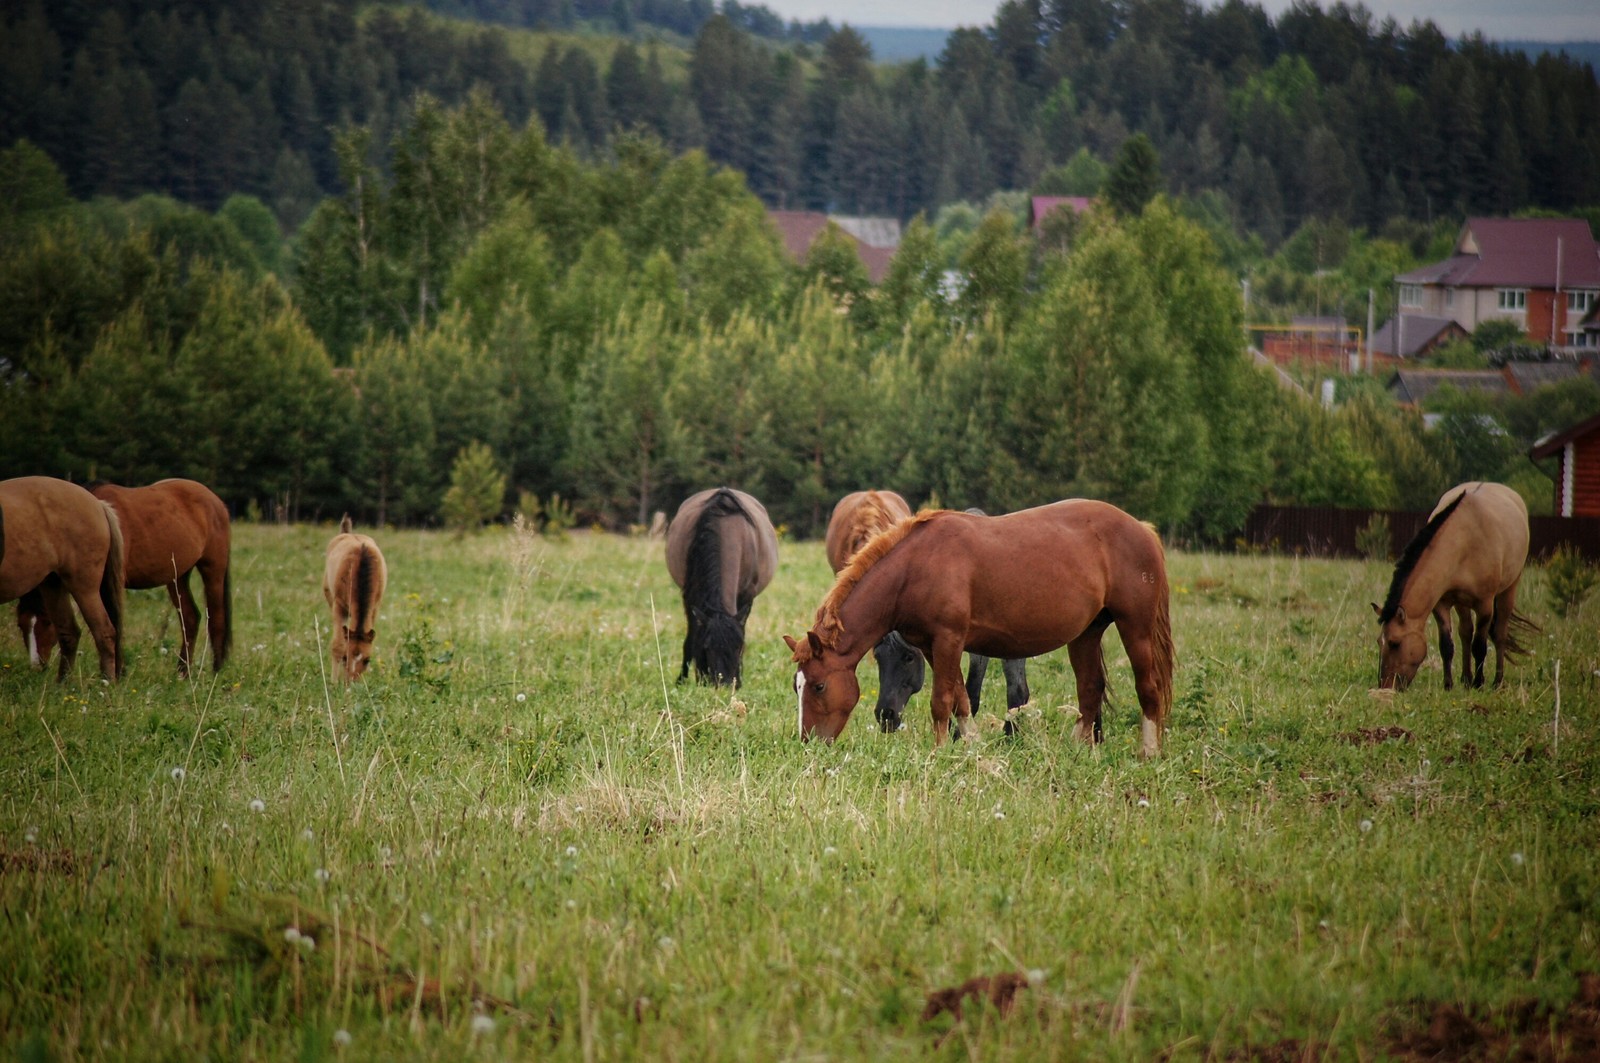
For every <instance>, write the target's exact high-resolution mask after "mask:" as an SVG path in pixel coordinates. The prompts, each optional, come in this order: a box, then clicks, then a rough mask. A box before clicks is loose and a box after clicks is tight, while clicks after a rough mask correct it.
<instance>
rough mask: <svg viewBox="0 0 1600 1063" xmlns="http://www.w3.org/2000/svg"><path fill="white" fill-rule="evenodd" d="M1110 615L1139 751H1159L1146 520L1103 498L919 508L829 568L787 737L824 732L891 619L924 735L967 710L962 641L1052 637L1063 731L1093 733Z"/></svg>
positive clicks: (856, 690) (793, 644) (1161, 721)
mask: <svg viewBox="0 0 1600 1063" xmlns="http://www.w3.org/2000/svg"><path fill="white" fill-rule="evenodd" d="M1112 624H1115V625H1116V627H1117V633H1118V634H1119V635H1120V636H1121V638H1122V645H1123V648H1124V649H1125V650H1126V651H1127V654H1128V660H1129V662H1130V663H1131V664H1132V665H1133V673H1134V679H1135V687H1136V689H1137V691H1138V696H1139V705H1140V708H1141V709H1142V710H1143V714H1144V718H1143V722H1142V726H1141V732H1142V744H1141V749H1140V752H1141V755H1142V756H1145V757H1149V756H1154V755H1155V754H1156V753H1158V752H1159V751H1160V747H1161V739H1162V735H1163V731H1164V729H1165V726H1166V718H1167V712H1168V710H1169V708H1170V707H1171V704H1172V670H1173V664H1174V657H1175V654H1174V651H1173V644H1172V623H1171V619H1170V616H1169V603H1168V591H1167V571H1166V557H1165V554H1164V552H1163V550H1162V547H1161V540H1160V538H1159V537H1158V536H1157V535H1156V532H1155V529H1154V528H1152V527H1151V526H1150V525H1148V524H1145V523H1143V522H1141V521H1138V520H1136V519H1134V518H1133V517H1131V516H1129V515H1128V514H1126V513H1124V512H1123V511H1122V510H1120V509H1118V508H1117V507H1115V506H1112V505H1109V504H1107V503H1105V502H1097V501H1093V500H1089V499H1069V500H1067V501H1064V502H1055V503H1052V504H1050V505H1046V506H1039V507H1036V508H1034V509H1026V510H1022V511H1021V512H1018V513H1011V514H1007V515H1006V516H1003V517H977V516H973V515H971V514H968V513H956V512H952V511H950V510H931V511H926V512H923V513H919V514H917V515H916V516H914V517H912V518H910V519H908V520H903V521H901V522H900V523H899V524H897V525H895V526H894V527H893V528H891V529H889V530H888V531H886V532H884V533H883V534H881V535H879V536H878V537H877V538H875V539H873V540H872V541H871V542H870V543H868V544H867V546H866V547H865V548H863V549H862V550H861V551H860V552H859V553H858V554H856V556H855V558H854V559H853V560H852V561H851V562H850V564H849V565H848V566H847V567H846V568H845V569H844V571H842V572H840V573H839V576H838V579H837V580H836V581H835V583H834V586H833V589H832V590H830V591H829V592H828V595H827V597H826V598H824V599H823V602H822V604H821V606H819V607H818V609H817V615H816V620H815V623H814V625H813V627H812V629H811V630H810V631H807V632H806V634H805V637H804V638H803V639H798V640H797V639H794V638H791V637H790V636H788V635H785V636H784V642H785V643H786V644H787V645H788V647H789V649H790V651H791V652H792V653H793V660H794V663H795V665H796V671H795V680H794V689H795V698H796V701H797V704H798V724H799V728H800V736H801V738H802V739H806V738H812V737H815V738H820V739H822V740H824V741H832V740H833V739H835V738H837V737H838V735H839V733H840V732H841V731H843V730H844V727H845V724H847V723H848V722H849V720H850V713H851V711H852V710H853V709H854V708H855V706H856V703H857V702H858V701H860V700H861V689H860V687H859V686H858V684H857V683H856V675H855V669H856V665H857V663H858V662H859V661H860V660H861V658H862V657H863V656H864V655H865V654H866V652H867V651H868V650H869V649H871V648H872V646H873V645H875V644H876V643H877V641H878V640H879V639H881V638H882V637H883V636H884V634H885V633H887V632H889V631H891V630H897V631H899V632H900V634H901V635H902V636H904V637H905V640H906V641H907V642H908V643H910V644H911V645H912V646H914V647H916V648H917V649H919V650H921V651H922V652H923V653H924V654H926V655H927V656H928V659H929V660H930V661H931V662H932V665H933V732H934V742H935V744H936V745H937V744H942V743H943V742H944V740H945V739H946V737H948V735H949V731H950V718H951V715H952V713H953V714H954V715H955V717H956V729H957V736H958V737H959V735H960V733H961V730H962V728H963V727H964V726H965V725H967V724H969V723H970V721H971V704H970V702H969V701H968V698H967V692H966V688H965V686H964V685H963V683H962V680H961V652H962V650H976V651H977V652H978V653H981V654H983V655H985V656H989V657H1006V658H1018V657H1034V656H1037V655H1039V654H1041V653H1049V652H1050V651H1051V650H1054V649H1057V648H1059V647H1060V646H1063V645H1065V646H1066V647H1067V650H1068V653H1069V655H1070V657H1071V661H1072V670H1073V673H1074V674H1075V675H1076V677H1077V685H1078V722H1077V724H1076V726H1075V728H1074V732H1073V733H1074V737H1075V738H1077V739H1078V740H1080V741H1084V742H1091V743H1093V742H1099V741H1101V740H1102V738H1103V735H1102V732H1101V725H1100V712H1101V706H1102V703H1103V702H1104V700H1105V689H1106V679H1105V658H1104V654H1103V652H1102V650H1101V637H1102V636H1103V635H1104V634H1105V630H1106V628H1107V627H1109V626H1110V625H1112Z"/></svg>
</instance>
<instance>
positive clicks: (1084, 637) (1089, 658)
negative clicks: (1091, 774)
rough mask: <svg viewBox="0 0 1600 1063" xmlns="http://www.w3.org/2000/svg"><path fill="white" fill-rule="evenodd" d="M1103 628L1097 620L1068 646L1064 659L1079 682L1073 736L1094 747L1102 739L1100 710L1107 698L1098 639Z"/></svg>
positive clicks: (1102, 660) (1103, 664)
mask: <svg viewBox="0 0 1600 1063" xmlns="http://www.w3.org/2000/svg"><path fill="white" fill-rule="evenodd" d="M1105 631H1106V626H1105V624H1103V623H1100V622H1099V621H1096V622H1095V623H1094V624H1092V625H1090V627H1089V629H1088V630H1087V631H1085V632H1084V633H1083V634H1081V635H1079V636H1078V637H1077V638H1075V639H1073V640H1072V641H1071V642H1069V643H1067V658H1068V659H1069V660H1070V661H1071V662H1072V674H1073V676H1074V677H1075V678H1076V679H1077V681H1078V722H1077V725H1076V726H1074V727H1073V729H1072V737H1073V738H1076V739H1077V740H1078V741H1080V742H1087V743H1089V744H1091V745H1093V744H1094V743H1096V742H1099V741H1101V740H1102V739H1103V738H1104V734H1103V732H1102V730H1101V727H1100V708H1101V706H1102V705H1103V704H1104V703H1105V699H1106V662H1105V658H1104V656H1103V655H1102V653H1101V649H1100V640H1101V638H1102V637H1103V636H1104V635H1105Z"/></svg>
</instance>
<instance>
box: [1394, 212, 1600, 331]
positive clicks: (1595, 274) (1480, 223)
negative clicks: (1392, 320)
mask: <svg viewBox="0 0 1600 1063" xmlns="http://www.w3.org/2000/svg"><path fill="white" fill-rule="evenodd" d="M1395 283H1396V285H1398V287H1399V289H1400V290H1399V299H1398V301H1397V303H1398V305H1397V309H1396V316H1397V317H1418V318H1428V319H1439V318H1448V319H1449V320H1451V321H1454V322H1456V323H1457V324H1459V325H1460V326H1461V327H1462V328H1463V329H1465V330H1467V331H1468V332H1472V331H1474V330H1476V329H1477V327H1478V326H1479V325H1481V324H1483V323H1484V322H1485V321H1492V320H1499V319H1504V320H1509V321H1513V322H1515V323H1516V324H1517V326H1518V327H1519V328H1521V329H1522V333H1523V335H1524V336H1525V337H1526V338H1527V340H1528V342H1530V343H1535V344H1539V345H1541V346H1548V347H1552V348H1555V349H1557V350H1560V351H1564V352H1570V353H1577V352H1579V351H1581V350H1583V349H1585V348H1588V347H1591V346H1592V345H1593V344H1594V343H1595V342H1596V338H1597V334H1596V333H1595V332H1594V331H1592V330H1586V329H1585V328H1584V324H1583V322H1584V319H1585V318H1586V317H1588V316H1589V314H1590V312H1591V311H1592V310H1593V309H1594V307H1595V305H1596V304H1597V303H1600V244H1597V243H1596V242H1595V238H1594V234H1593V233H1592V232H1591V231H1590V230H1589V223H1588V222H1586V221H1584V220H1583V219H1581V218H1469V219H1468V220H1467V223H1466V225H1464V226H1462V228H1461V235H1460V236H1459V237H1458V238H1457V239H1456V246H1455V253H1454V254H1452V255H1451V256H1450V257H1449V258H1447V259H1445V260H1444V261H1442V262H1435V263H1433V264H1432V265H1428V266H1423V267H1421V268H1420V269H1414V270H1412V271H1410V272H1409V273H1402V274H1400V275H1399V276H1397V277H1395ZM1397 331H1398V332H1400V333H1401V334H1404V333H1406V332H1408V331H1409V330H1407V329H1405V328H1404V327H1403V326H1402V327H1401V328H1399V329H1398V330H1397Z"/></svg>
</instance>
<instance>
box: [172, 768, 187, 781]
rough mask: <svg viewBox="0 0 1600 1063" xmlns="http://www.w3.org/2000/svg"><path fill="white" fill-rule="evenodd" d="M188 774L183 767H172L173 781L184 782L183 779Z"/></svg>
mask: <svg viewBox="0 0 1600 1063" xmlns="http://www.w3.org/2000/svg"><path fill="white" fill-rule="evenodd" d="M187 774H188V772H186V771H184V770H183V769H182V768H173V769H172V781H173V782H182V781H183V777H184V776H185V775H187Z"/></svg>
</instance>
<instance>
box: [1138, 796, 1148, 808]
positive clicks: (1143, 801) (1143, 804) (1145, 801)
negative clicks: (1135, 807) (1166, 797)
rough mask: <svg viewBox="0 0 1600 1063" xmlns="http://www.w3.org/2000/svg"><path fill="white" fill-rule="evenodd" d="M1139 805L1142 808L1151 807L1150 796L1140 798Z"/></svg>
mask: <svg viewBox="0 0 1600 1063" xmlns="http://www.w3.org/2000/svg"><path fill="white" fill-rule="evenodd" d="M1139 807H1140V808H1149V807H1150V799H1149V798H1148V797H1141V798H1139Z"/></svg>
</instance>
